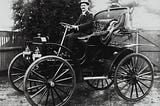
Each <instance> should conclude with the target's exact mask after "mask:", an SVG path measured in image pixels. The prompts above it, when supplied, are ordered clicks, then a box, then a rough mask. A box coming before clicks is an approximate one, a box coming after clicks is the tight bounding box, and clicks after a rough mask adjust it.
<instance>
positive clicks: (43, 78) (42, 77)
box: [32, 71, 46, 81]
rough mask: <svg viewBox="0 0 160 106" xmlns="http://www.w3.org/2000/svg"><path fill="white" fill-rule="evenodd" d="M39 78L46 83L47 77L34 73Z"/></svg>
mask: <svg viewBox="0 0 160 106" xmlns="http://www.w3.org/2000/svg"><path fill="white" fill-rule="evenodd" d="M32 72H33V73H34V74H35V75H36V76H37V77H38V78H40V79H42V80H43V81H46V79H45V77H44V76H42V75H40V74H39V73H37V72H35V71H32Z"/></svg>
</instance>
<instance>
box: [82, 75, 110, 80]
mask: <svg viewBox="0 0 160 106" xmlns="http://www.w3.org/2000/svg"><path fill="white" fill-rule="evenodd" d="M107 78H108V77H107V76H96V77H84V80H96V79H107Z"/></svg>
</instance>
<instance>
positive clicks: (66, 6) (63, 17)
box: [13, 0, 80, 42]
mask: <svg viewBox="0 0 160 106" xmlns="http://www.w3.org/2000/svg"><path fill="white" fill-rule="evenodd" d="M25 1H26V0H25ZM25 1H24V0H18V1H15V2H14V3H13V19H14V27H13V30H18V32H19V34H20V35H22V36H25V38H27V39H32V38H33V37H34V36H37V34H38V33H41V35H42V36H49V37H50V39H51V41H53V42H55V41H57V39H59V37H60V36H59V35H60V34H61V33H62V31H63V29H62V27H61V26H60V25H59V22H61V21H63V22H67V23H70V24H73V23H74V22H75V21H76V20H77V18H78V16H79V14H80V8H79V3H78V2H79V0H30V2H25Z"/></svg>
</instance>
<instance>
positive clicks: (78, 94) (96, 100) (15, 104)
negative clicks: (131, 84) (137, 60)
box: [0, 76, 160, 106]
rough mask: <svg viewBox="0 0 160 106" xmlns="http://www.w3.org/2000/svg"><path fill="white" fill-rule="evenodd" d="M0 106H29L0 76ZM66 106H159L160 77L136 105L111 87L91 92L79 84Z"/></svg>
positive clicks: (91, 90) (3, 77) (21, 95)
mask: <svg viewBox="0 0 160 106" xmlns="http://www.w3.org/2000/svg"><path fill="white" fill-rule="evenodd" d="M0 106H30V104H29V103H28V102H27V100H26V99H25V97H24V95H23V94H19V93H18V92H17V91H15V90H14V89H13V88H12V87H11V85H10V84H9V82H8V78H7V77H6V76H0ZM67 106H160V77H159V76H156V78H155V82H154V86H153V88H152V90H151V92H150V93H149V95H147V96H146V97H145V98H144V99H142V100H141V101H139V102H136V103H129V102H126V101H125V100H123V99H121V98H120V97H119V96H117V94H116V93H115V91H114V87H113V86H111V87H110V88H109V89H106V90H93V89H91V88H90V87H89V86H88V85H87V84H86V83H81V84H78V86H77V88H76V90H75V92H74V95H73V97H72V98H71V100H70V101H69V103H68V105H67Z"/></svg>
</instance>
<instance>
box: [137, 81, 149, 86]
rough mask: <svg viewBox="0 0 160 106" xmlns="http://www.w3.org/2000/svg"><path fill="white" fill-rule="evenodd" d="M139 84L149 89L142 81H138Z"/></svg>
mask: <svg viewBox="0 0 160 106" xmlns="http://www.w3.org/2000/svg"><path fill="white" fill-rule="evenodd" d="M138 82H140V83H141V84H142V85H144V86H145V87H146V88H149V87H148V86H147V85H146V84H144V83H143V82H142V81H140V80H139V81H138Z"/></svg>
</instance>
